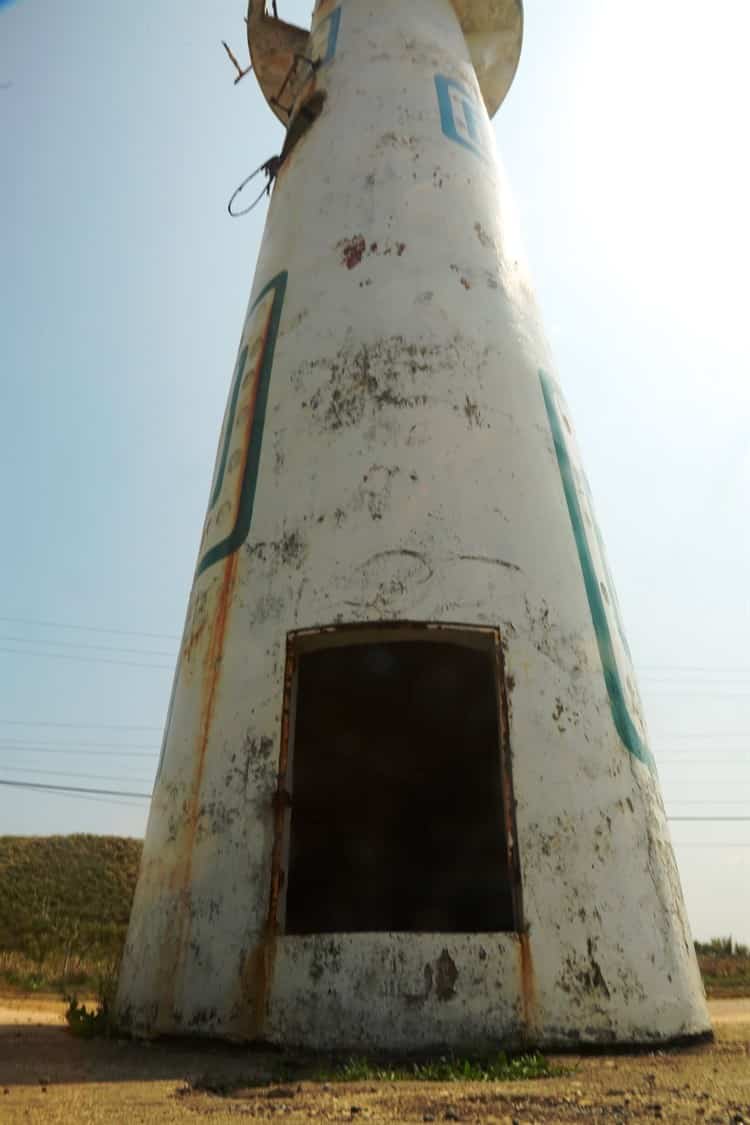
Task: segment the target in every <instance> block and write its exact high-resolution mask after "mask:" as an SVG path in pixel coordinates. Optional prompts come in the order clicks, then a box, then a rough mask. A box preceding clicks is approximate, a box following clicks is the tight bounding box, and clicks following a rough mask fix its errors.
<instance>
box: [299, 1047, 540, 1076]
mask: <svg viewBox="0 0 750 1125" xmlns="http://www.w3.org/2000/svg"><path fill="white" fill-rule="evenodd" d="M560 1073H561V1071H560V1070H559V1069H557V1068H555V1067H553V1066H552V1065H551V1064H550V1063H549V1062H548V1061H547V1059H546V1058H545V1057H544V1056H543V1055H539V1054H536V1053H534V1054H530V1055H517V1056H516V1057H511V1058H509V1057H508V1056H507V1055H506V1054H505V1052H504V1051H500V1052H499V1053H498V1054H496V1055H491V1056H488V1057H471V1056H464V1055H440V1056H439V1058H435V1059H426V1060H424V1061H422V1062H410V1063H404V1062H400V1061H399V1062H393V1063H386V1064H383V1063H379V1062H374V1061H372V1060H371V1059H367V1058H362V1057H358V1056H353V1057H351V1058H349V1059H346V1060H345V1061H344V1062H342V1063H339V1064H337V1065H334V1066H333V1067H331V1068H330V1069H327V1070H324V1071H321V1072H320V1073H318V1074H317V1075H316V1078H317V1080H318V1081H320V1082H324V1081H325V1082H367V1081H373V1082H517V1081H520V1080H522V1079H530V1078H551V1077H554V1076H555V1075H556V1074H560Z"/></svg>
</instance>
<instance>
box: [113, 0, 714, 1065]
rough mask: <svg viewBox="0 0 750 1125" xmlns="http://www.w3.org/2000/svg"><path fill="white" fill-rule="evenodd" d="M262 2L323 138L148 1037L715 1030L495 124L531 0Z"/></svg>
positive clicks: (284, 302)
mask: <svg viewBox="0 0 750 1125" xmlns="http://www.w3.org/2000/svg"><path fill="white" fill-rule="evenodd" d="M262 5H263V0H252V2H251V5H250V12H249V18H248V32H249V41H250V48H251V54H252V59H253V63H254V69H255V74H256V76H257V78H258V80H259V82H260V85H261V88H262V90H263V92H264V94H265V96H266V98H267V99H268V101H269V103H270V105H271V107H272V109H273V110H274V111H275V112H276V113H277V114H278V116H279V117H281V119H282V120H283V121H284V123H285V124H286V125H287V126H288V132H287V141H286V144H285V147H284V152H283V159H282V163H281V166H280V168H279V171H278V176H277V179H276V183H275V186H274V189H273V194H272V197H271V201H270V206H269V211H268V219H267V222H266V229H265V234H264V238H263V244H262V247H261V251H260V256H259V259H258V264H257V269H256V274H255V281H254V284H253V289H252V293H251V297H250V304H249V308H248V313H247V317H246V320H245V325H244V328H243V330H242V336H241V338H240V346H239V350H238V358H237V363H236V367H235V370H234V373H233V375H232V379H231V385H230V391H229V402H228V406H227V411H226V416H225V420H224V425H223V429H222V433H221V435H220V440H219V449H218V455H217V460H216V468H215V471H214V477H213V481H212V483H211V488H210V493H209V500H208V514H207V516H206V522H205V526H204V529H203V535H202V538H201V543H200V549H199V552H198V562H197V567H196V572H195V581H194V585H193V590H192V594H191V597H190V604H189V606H188V611H187V621H186V625H185V632H184V636H183V639H182V644H181V649H180V655H179V661H178V666H177V671H176V675H175V682H174V688H173V693H172V701H171V704H170V709H169V716H168V721H167V727H166V731H165V735H164V744H163V750H162V760H161V763H160V769H159V774H158V778H157V783H156V788H155V793H154V797H153V802H152V807H151V815H150V819H149V824H148V831H147V835H146V841H145V848H144V855H143V863H142V867H141V872H140V877H139V881H138V887H137V891H136V896H135V902H134V906H133V913H132V919H131V924H130V930H129V935H128V941H127V947H126V951H125V958H124V962H123V966H122V973H121V978H120V991H119V998H118V1009H119V1016H120V1019H121V1020H122V1022H123V1023H124V1024H127V1025H129V1026H130V1027H131V1029H132V1030H133V1032H134V1033H135V1034H146V1035H154V1034H159V1033H198V1034H208V1035H216V1036H227V1037H234V1038H238V1039H248V1040H249V1039H266V1040H271V1041H275V1042H287V1043H296V1044H310V1045H315V1046H349V1047H352V1046H374V1045H377V1046H386V1047H393V1048H409V1047H418V1046H425V1045H429V1044H455V1045H459V1044H460V1045H478V1044H486V1043H490V1042H504V1043H508V1044H513V1043H519V1042H526V1043H531V1042H533V1043H539V1044H547V1045H550V1044H573V1043H582V1042H592V1043H608V1042H620V1043H625V1042H636V1041H655V1042H663V1041H669V1040H674V1039H677V1038H679V1037H688V1036H696V1035H700V1034H703V1033H705V1032H707V1031H708V1029H709V1023H708V1016H707V1012H706V1006H705V1001H704V996H703V990H702V986H701V981H700V977H699V973H698V968H697V965H696V959H695V956H694V952H693V947H692V943H691V938H690V932H689V928H688V923H687V919H686V915H685V909H684V905H683V901H682V894H681V890H680V885H679V879H678V875H677V871H676V868H675V863H674V858H673V854H672V848H671V845H670V841H669V834H668V829H667V824H666V818H665V814H664V808H663V805H662V800H661V796H660V793H659V785H658V780H657V776H656V772H655V769H654V762H653V759H652V756H651V754H650V752H649V749H648V742H647V735H646V731H645V727H644V723H643V719H642V715H641V709H640V704H639V699H638V693H637V689H636V685H635V679H634V675H633V669H632V665H631V660H630V656H629V654H628V648H627V644H626V641H625V638H624V634H623V630H622V624H621V621H620V617H619V613H618V609H617V600H616V597H615V592H614V588H613V585H612V582H611V579H610V575H609V572H608V570H607V565H606V562H605V556H604V551H603V547H602V542H601V539H600V536H599V533H598V530H597V525H596V521H595V518H594V515H593V510H592V507H591V500H590V494H589V490H588V486H587V483H586V478H585V476H584V473H583V470H582V468H581V463H580V460H579V457H578V452H577V450H576V446H575V442H574V438H573V432H572V428H571V421H570V416H569V414H568V411H567V408H566V406H565V403H564V400H563V398H562V394H561V391H560V389H559V386H558V383H557V380H556V378H555V375H554V374H553V364H552V360H551V358H550V355H549V353H548V349H547V345H546V343H545V340H544V336H543V333H542V329H541V327H540V319H539V313H538V310H537V306H536V303H535V300H534V297H533V294H532V291H531V288H530V285H529V281H528V277H527V274H526V271H525V268H524V265H523V260H522V255H521V251H520V249H519V243H518V236H517V233H516V225H515V220H514V217H513V210H512V206H511V203H510V201H509V198H508V192H507V188H506V185H505V181H504V179H503V176H502V173H501V171H500V168H499V165H498V161H497V157H496V154H495V146H494V140H493V134H492V130H491V127H490V122H489V116H488V113H489V114H491V113H494V111H495V110H496V109H497V107H498V105H499V104H500V102H501V101H502V99H503V97H504V95H505V93H506V91H507V89H508V86H509V85H510V82H511V79H512V77H513V73H514V70H515V67H516V63H517V60H518V56H519V52H520V43H521V27H522V15H521V6H520V0H453V2H451V0H412V2H411V3H409V4H402V3H399V2H397V0H378V3H374V2H373V0H341V3H339V4H337V3H336V2H335V0H322V2H321V3H320V4H319V6H318V8H317V9H316V11H315V13H314V16H313V23H312V31H311V32H310V33H308V32H306V31H303V30H301V29H299V28H293V27H290V26H289V25H287V24H285V23H283V22H281V21H279V20H277V19H274V18H272V17H270V16H268V15H266V14H265V13H264V11H263V6H262Z"/></svg>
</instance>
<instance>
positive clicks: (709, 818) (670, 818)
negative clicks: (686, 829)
mask: <svg viewBox="0 0 750 1125" xmlns="http://www.w3.org/2000/svg"><path fill="white" fill-rule="evenodd" d="M667 820H710V821H712V822H714V821H724V822H726V821H730V820H733V821H738V822H739V821H743V822H747V821H750V817H667Z"/></svg>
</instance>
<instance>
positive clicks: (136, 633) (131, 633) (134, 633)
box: [0, 617, 180, 641]
mask: <svg viewBox="0 0 750 1125" xmlns="http://www.w3.org/2000/svg"><path fill="white" fill-rule="evenodd" d="M0 621H8V622H11V623H12V624H14V625H41V626H42V627H43V628H46V629H75V630H76V631H78V632H82V633H112V634H113V635H116V636H119V637H151V638H152V639H154V640H159V641H179V639H180V638H179V637H178V636H177V635H176V634H174V633H144V632H143V630H141V629H105V628H104V627H103V626H101V625H71V624H69V623H64V622H62V621H43V620H42V619H40V618H34V617H0Z"/></svg>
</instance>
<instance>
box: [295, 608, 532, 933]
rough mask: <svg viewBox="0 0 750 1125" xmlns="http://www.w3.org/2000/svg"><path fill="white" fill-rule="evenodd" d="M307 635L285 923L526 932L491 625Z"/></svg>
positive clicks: (330, 928)
mask: <svg viewBox="0 0 750 1125" xmlns="http://www.w3.org/2000/svg"><path fill="white" fill-rule="evenodd" d="M302 636H303V638H304V641H305V642H306V643H303V644H301V645H300V646H299V648H298V651H297V652H296V654H295V657H294V658H295V662H296V676H295V683H294V685H293V691H292V699H291V701H290V702H291V712H292V714H291V721H290V728H289V730H290V734H289V752H288V759H287V760H288V769H287V776H286V779H285V788H286V789H287V790H288V791H289V792H290V794H291V815H290V818H289V824H288V833H287V849H288V857H287V862H286V864H285V866H286V870H287V872H288V878H287V892H286V903H285V918H284V919H283V922H282V926H281V928H282V929H283V930H284V931H285V932H286V933H288V934H308V933H345V932H350V933H351V932H383V931H406V932H410V931H411V932H446V933H449V932H468V933H472V932H485V931H495V932H496V931H513V930H517V929H519V928H520V918H519V912H520V907H519V897H520V896H519V893H518V877H517V863H516V860H515V849H514V846H513V836H514V832H513V820H514V818H513V810H512V799H511V797H510V772H509V755H508V754H507V747H506V746H505V745H504V738H503V737H502V732H501V726H503V725H504V724H502V722H501V714H502V709H503V708H504V683H503V677H502V674H498V673H501V672H502V669H501V668H499V667H498V653H499V644H497V643H494V642H496V641H497V640H498V637H497V633H496V632H495V631H493V630H480V629H474V630H471V629H461V628H452V627H451V628H447V627H442V626H441V627H432V628H425V627H422V628H421V629H420V628H419V627H415V626H412V627H400V628H399V627H394V626H391V627H390V628H389V629H387V630H385V629H382V628H381V629H377V628H374V627H373V626H369V627H368V626H359V627H357V628H356V630H355V629H354V628H351V627H350V628H341V629H339V630H335V631H333V632H332V631H327V632H326V633H319V634H317V636H318V638H319V644H318V646H316V645H315V637H314V635H311V634H304V635H302ZM332 640H334V641H335V642H337V643H331V641H332ZM320 642H323V643H320Z"/></svg>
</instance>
